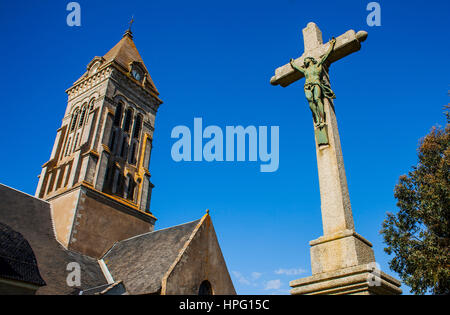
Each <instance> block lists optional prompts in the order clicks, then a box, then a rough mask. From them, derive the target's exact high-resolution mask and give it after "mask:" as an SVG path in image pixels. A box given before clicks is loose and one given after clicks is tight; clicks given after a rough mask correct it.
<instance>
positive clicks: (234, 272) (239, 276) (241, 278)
mask: <svg viewBox="0 0 450 315" xmlns="http://www.w3.org/2000/svg"><path fill="white" fill-rule="evenodd" d="M231 273H232V274H233V276H235V277H236V278H237V280H238V281H239V283H242V284H245V285H250V281H248V280H247V278H245V277H244V276H243V275H242V274H241V273H240V272H237V271H232V272H231Z"/></svg>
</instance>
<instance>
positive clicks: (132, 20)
mask: <svg viewBox="0 0 450 315" xmlns="http://www.w3.org/2000/svg"><path fill="white" fill-rule="evenodd" d="M133 23H134V15H133V16H132V17H131V21H130V22H129V23H128V24H130V27H129V28H128V30H129V31H130V32H131V26H133Z"/></svg>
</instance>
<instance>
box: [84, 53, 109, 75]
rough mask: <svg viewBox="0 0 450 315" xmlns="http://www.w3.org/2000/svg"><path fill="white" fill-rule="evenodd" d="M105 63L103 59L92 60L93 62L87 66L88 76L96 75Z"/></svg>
mask: <svg viewBox="0 0 450 315" xmlns="http://www.w3.org/2000/svg"><path fill="white" fill-rule="evenodd" d="M104 61H105V60H104V59H103V57H95V58H94V59H92V61H91V62H90V63H89V64H88V65H87V71H88V75H93V74H96V73H97V72H98V69H99V68H100V66H101V65H102V64H103V62H104Z"/></svg>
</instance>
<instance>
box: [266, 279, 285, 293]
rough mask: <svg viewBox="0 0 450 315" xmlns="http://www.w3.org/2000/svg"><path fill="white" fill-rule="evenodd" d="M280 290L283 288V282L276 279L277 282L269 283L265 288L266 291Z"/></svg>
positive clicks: (271, 281)
mask: <svg viewBox="0 0 450 315" xmlns="http://www.w3.org/2000/svg"><path fill="white" fill-rule="evenodd" d="M280 288H281V280H280V279H276V280H270V281H267V283H266V287H265V288H264V290H279V289H280Z"/></svg>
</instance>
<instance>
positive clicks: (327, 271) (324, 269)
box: [270, 23, 401, 294]
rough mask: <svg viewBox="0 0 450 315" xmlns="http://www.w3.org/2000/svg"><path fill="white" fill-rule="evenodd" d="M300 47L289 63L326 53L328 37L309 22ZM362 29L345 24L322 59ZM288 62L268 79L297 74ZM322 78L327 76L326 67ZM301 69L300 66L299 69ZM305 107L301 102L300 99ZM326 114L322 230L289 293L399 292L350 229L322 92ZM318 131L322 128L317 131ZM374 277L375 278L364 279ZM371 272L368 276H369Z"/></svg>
mask: <svg viewBox="0 0 450 315" xmlns="http://www.w3.org/2000/svg"><path fill="white" fill-rule="evenodd" d="M303 37H304V43H305V52H304V53H303V55H302V56H301V57H299V58H297V59H296V60H295V61H293V65H294V66H296V67H301V66H303V64H304V60H305V58H307V57H313V58H314V59H315V60H321V58H322V57H323V56H325V55H326V54H327V52H328V51H329V48H330V43H326V44H323V41H322V32H321V31H320V29H319V28H318V27H317V25H316V24H314V23H309V24H308V25H307V27H306V28H305V29H304V30H303ZM366 38H367V32H364V31H360V32H358V33H355V31H353V30H350V31H348V32H346V33H345V34H343V35H341V36H339V37H337V38H336V44H335V46H334V49H333V51H332V53H331V54H330V55H329V56H328V59H327V61H326V64H331V63H333V62H335V61H337V60H339V59H342V58H344V57H346V56H348V55H350V54H352V53H354V52H356V51H359V50H360V49H361V42H363V41H365V40H366ZM293 65H291V64H290V63H288V64H286V65H284V66H282V67H280V68H278V69H276V70H275V75H274V76H273V77H272V79H271V80H270V82H271V84H272V85H280V86H282V87H286V86H288V85H290V84H292V83H294V82H295V81H297V80H299V79H301V78H302V77H303V76H304V74H303V73H302V72H300V71H297V70H295V69H294V68H293ZM323 70H324V71H325V73H324V77H325V80H328V73H327V67H326V66H325V68H324V69H323ZM305 73H306V72H305ZM304 104H305V109H306V107H307V102H306V99H305V102H304ZM323 105H324V112H325V117H326V124H325V125H326V128H324V130H325V135H326V136H327V138H328V139H327V141H326V142H323V141H322V140H321V137H318V136H317V134H318V133H317V130H318V128H321V127H320V126H317V125H315V127H314V128H315V132H316V154H317V165H318V171H319V185H320V198H321V211H322V224H323V236H321V237H319V238H318V239H317V240H313V241H311V242H310V245H311V267H312V274H313V275H312V276H311V277H308V278H304V279H299V280H294V281H292V282H291V287H292V288H293V289H292V290H291V293H292V294H399V293H401V290H400V289H399V286H400V283H399V282H398V281H397V280H395V279H394V278H391V277H389V276H388V275H386V274H384V273H382V272H381V271H379V272H378V273H377V274H376V276H373V275H374V273H373V272H372V270H374V269H373V268H372V266H374V265H375V256H374V253H373V250H372V244H371V243H370V242H369V241H368V240H366V239H365V238H363V237H362V236H361V235H359V234H357V233H356V232H355V226H354V223H353V215H352V208H351V204H350V197H349V193H348V187H347V179H346V175H345V168H344V160H343V156H342V150H341V142H340V139H339V131H338V126H337V121H336V116H335V112H334V104H333V101H332V100H331V99H330V98H326V97H323ZM321 132H322V131H321ZM374 277H375V278H376V280H377V282H376V283H377V284H376V286H373V285H372V283H373V281H372V282H371V281H369V280H368V279H372V278H374ZM375 278H374V279H375Z"/></svg>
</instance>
